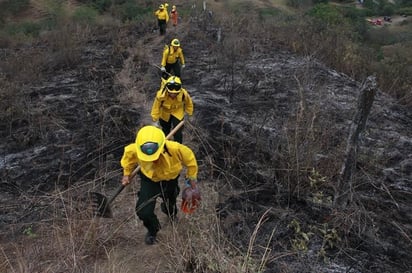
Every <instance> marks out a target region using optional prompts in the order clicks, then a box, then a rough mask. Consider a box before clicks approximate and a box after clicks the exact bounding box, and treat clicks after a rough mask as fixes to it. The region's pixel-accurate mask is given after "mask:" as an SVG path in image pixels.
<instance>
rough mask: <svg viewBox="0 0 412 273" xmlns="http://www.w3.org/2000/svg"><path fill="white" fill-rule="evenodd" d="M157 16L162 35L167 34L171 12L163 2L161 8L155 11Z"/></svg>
mask: <svg viewBox="0 0 412 273" xmlns="http://www.w3.org/2000/svg"><path fill="white" fill-rule="evenodd" d="M155 16H156V18H157V24H158V26H159V32H160V35H165V34H166V27H167V22H168V21H169V13H168V11H167V9H166V7H165V5H164V4H161V5H160V6H159V9H158V10H156V11H155Z"/></svg>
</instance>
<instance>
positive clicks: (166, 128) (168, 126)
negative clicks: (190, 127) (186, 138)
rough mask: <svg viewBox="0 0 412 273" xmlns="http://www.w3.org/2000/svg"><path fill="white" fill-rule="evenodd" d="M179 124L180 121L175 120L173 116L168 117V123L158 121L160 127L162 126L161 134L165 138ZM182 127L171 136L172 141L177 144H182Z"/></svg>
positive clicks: (161, 120)
mask: <svg viewBox="0 0 412 273" xmlns="http://www.w3.org/2000/svg"><path fill="white" fill-rule="evenodd" d="M180 122H181V120H180V119H178V118H176V117H175V116H173V115H170V119H169V121H164V120H163V119H159V123H160V126H162V130H163V133H165V135H166V136H167V135H168V134H169V133H170V130H171V129H173V128H175V127H176V126H177V125H178V124H179V123H180ZM183 127H184V126H182V127H180V129H179V130H177V132H176V133H175V134H174V135H173V140H174V141H176V142H179V143H182V142H183Z"/></svg>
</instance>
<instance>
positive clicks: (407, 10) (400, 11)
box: [398, 7, 412, 16]
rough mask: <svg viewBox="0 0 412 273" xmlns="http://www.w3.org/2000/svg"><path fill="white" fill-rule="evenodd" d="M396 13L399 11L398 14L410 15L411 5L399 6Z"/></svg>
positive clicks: (411, 13) (411, 12) (411, 11)
mask: <svg viewBox="0 0 412 273" xmlns="http://www.w3.org/2000/svg"><path fill="white" fill-rule="evenodd" d="M398 13H399V14H402V15H408V16H410V15H412V7H407V8H400V9H399V10H398Z"/></svg>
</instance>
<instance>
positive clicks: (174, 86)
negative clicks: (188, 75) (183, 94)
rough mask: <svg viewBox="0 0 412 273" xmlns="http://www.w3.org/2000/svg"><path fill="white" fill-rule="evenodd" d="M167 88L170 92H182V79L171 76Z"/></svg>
mask: <svg viewBox="0 0 412 273" xmlns="http://www.w3.org/2000/svg"><path fill="white" fill-rule="evenodd" d="M166 89H167V92H169V93H180V91H181V89H182V81H181V80H180V78H179V77H177V76H171V77H169V78H168V79H167V81H166Z"/></svg>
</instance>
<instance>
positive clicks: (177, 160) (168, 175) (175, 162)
mask: <svg viewBox="0 0 412 273" xmlns="http://www.w3.org/2000/svg"><path fill="white" fill-rule="evenodd" d="M136 149H137V144H136V143H132V144H129V145H127V146H126V147H125V148H124V153H123V156H122V159H121V160H120V164H121V166H122V167H123V175H130V174H131V173H132V172H133V170H134V169H135V168H136V166H137V165H139V166H140V171H141V172H142V173H143V174H144V175H145V176H147V177H148V178H150V179H151V180H152V181H154V182H160V181H164V180H171V179H174V178H176V177H177V176H178V175H179V174H180V172H181V171H182V169H183V166H185V167H186V177H187V178H189V179H191V180H196V179H197V172H198V166H197V161H196V157H195V155H194V153H193V151H192V150H191V149H190V148H189V147H187V146H186V145H183V144H180V143H178V142H175V141H170V140H166V142H165V148H164V150H163V152H162V153H161V154H160V156H159V159H158V160H156V161H154V162H145V161H141V160H139V158H138V157H137V152H136Z"/></svg>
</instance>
